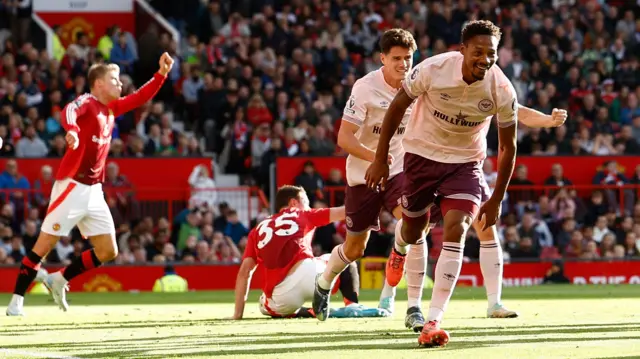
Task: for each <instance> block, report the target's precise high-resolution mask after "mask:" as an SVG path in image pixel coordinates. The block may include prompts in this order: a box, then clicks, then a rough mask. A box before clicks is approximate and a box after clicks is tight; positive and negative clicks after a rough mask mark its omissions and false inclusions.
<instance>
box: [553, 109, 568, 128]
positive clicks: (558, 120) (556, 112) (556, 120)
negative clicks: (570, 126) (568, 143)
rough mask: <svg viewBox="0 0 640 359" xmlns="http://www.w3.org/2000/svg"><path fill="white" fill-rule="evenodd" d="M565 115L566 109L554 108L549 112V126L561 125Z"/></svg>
mask: <svg viewBox="0 0 640 359" xmlns="http://www.w3.org/2000/svg"><path fill="white" fill-rule="evenodd" d="M567 116H568V115H567V110H562V109H557V108H554V109H553V111H552V112H551V123H550V127H558V126H562V124H563V123H564V122H565V121H566V120H567Z"/></svg>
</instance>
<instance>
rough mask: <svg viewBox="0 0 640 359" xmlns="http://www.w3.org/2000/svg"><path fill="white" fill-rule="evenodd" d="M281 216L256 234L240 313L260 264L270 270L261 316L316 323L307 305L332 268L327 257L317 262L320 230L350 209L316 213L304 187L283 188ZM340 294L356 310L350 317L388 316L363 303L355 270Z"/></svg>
mask: <svg viewBox="0 0 640 359" xmlns="http://www.w3.org/2000/svg"><path fill="white" fill-rule="evenodd" d="M275 204H276V208H277V210H278V213H276V214H274V215H272V216H270V217H269V218H267V219H265V220H263V221H262V222H260V223H259V224H258V225H257V226H256V228H254V229H253V230H251V233H249V238H248V242H247V247H246V249H245V252H244V257H243V259H242V264H241V265H240V271H239V272H238V277H237V279H236V288H235V293H236V296H235V312H234V315H233V317H232V319H236V320H237V319H242V316H243V314H244V307H245V302H246V300H247V295H248V293H249V284H250V282H251V277H252V275H253V272H254V271H255V269H256V267H257V266H258V264H260V265H261V267H263V268H264V271H265V272H264V274H265V275H264V279H265V281H264V285H263V291H264V292H263V294H262V296H261V297H260V312H261V313H262V314H264V315H267V316H271V317H274V318H291V317H312V316H313V315H314V314H313V312H311V311H309V310H308V308H303V307H302V306H303V304H304V303H305V302H306V301H308V300H310V299H311V298H313V292H314V287H315V286H314V283H315V278H316V276H317V275H318V273H322V271H323V270H324V267H325V266H326V262H327V256H328V255H324V256H321V257H314V256H313V251H312V249H311V240H312V237H313V232H314V230H315V229H316V228H317V227H322V226H325V225H327V224H329V223H331V222H335V221H341V220H343V219H344V218H345V209H344V207H337V208H320V209H310V208H309V198H308V197H307V194H306V192H305V191H304V189H302V188H301V187H296V186H283V187H281V188H280V189H279V190H278V193H276V199H275ZM340 282H341V283H340V290H341V292H342V294H343V296H344V297H345V299H347V300H349V301H350V302H352V305H349V306H347V307H346V308H343V309H342V310H339V311H338V313H340V316H344V317H380V316H387V315H388V313H387V312H386V311H385V310H379V309H367V308H365V307H363V306H361V305H359V304H357V302H358V290H359V279H358V271H357V267H356V266H355V264H353V265H351V266H350V270H349V271H345V272H344V273H343V275H341V277H340Z"/></svg>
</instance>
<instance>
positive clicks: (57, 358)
mask: <svg viewBox="0 0 640 359" xmlns="http://www.w3.org/2000/svg"><path fill="white" fill-rule="evenodd" d="M0 354H6V355H20V356H25V357H30V358H51V359H82V358H78V357H72V356H68V355H64V354H47V353H37V352H29V351H26V350H15V349H2V348H0ZM0 356H3V355H0Z"/></svg>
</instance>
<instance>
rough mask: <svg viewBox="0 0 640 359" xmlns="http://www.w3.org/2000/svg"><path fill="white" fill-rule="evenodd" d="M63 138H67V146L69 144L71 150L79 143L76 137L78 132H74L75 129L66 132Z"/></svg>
mask: <svg viewBox="0 0 640 359" xmlns="http://www.w3.org/2000/svg"><path fill="white" fill-rule="evenodd" d="M64 139H65V140H67V146H69V148H70V149H72V150H75V149H76V148H78V145H79V144H80V140H79V139H78V134H77V133H75V131H69V132H67V135H66V136H64Z"/></svg>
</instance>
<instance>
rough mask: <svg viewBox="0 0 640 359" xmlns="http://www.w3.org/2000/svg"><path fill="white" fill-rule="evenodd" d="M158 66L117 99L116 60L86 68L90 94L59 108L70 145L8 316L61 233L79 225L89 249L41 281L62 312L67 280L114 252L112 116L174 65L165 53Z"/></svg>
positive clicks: (134, 103)
mask: <svg viewBox="0 0 640 359" xmlns="http://www.w3.org/2000/svg"><path fill="white" fill-rule="evenodd" d="M159 64H160V69H159V70H158V72H157V73H156V74H154V76H153V78H152V79H151V80H149V81H148V82H147V83H146V84H145V85H144V86H142V87H141V88H140V89H139V90H138V91H136V92H135V93H133V94H131V95H129V96H126V97H123V98H120V94H121V92H122V83H121V82H120V79H119V76H120V69H119V68H118V66H117V65H115V64H109V65H105V64H95V65H93V66H91V68H90V69H89V74H88V78H89V86H90V89H91V93H89V94H84V95H82V96H80V97H78V98H77V99H75V100H74V101H72V102H71V103H69V104H68V105H67V106H66V107H65V108H64V110H63V111H62V119H61V121H60V122H61V124H62V126H63V127H64V129H65V130H66V131H67V135H66V140H67V144H68V146H69V151H67V152H66V153H65V155H64V157H63V158H62V162H61V163H60V168H59V170H58V173H57V175H56V182H55V183H54V185H53V189H52V191H51V202H50V204H49V208H48V209H47V215H46V217H45V219H44V222H43V223H42V229H41V232H40V237H39V238H38V241H37V242H36V244H35V245H34V247H33V249H32V250H31V252H29V253H28V254H27V256H25V257H24V259H23V260H22V264H21V266H20V272H19V274H18V278H17V280H16V286H15V290H14V295H13V297H12V298H11V302H10V303H9V307H8V308H7V315H23V302H24V293H25V292H26V290H27V288H28V287H29V285H30V284H31V282H32V281H33V280H34V278H35V276H36V274H37V272H38V269H39V268H40V262H41V260H42V258H43V257H44V256H46V255H47V253H49V251H50V250H51V249H53V247H54V246H55V245H56V243H57V242H58V240H59V239H60V236H64V235H67V234H68V233H69V231H71V229H73V227H74V226H76V225H77V226H78V229H80V232H81V233H82V235H83V237H85V238H89V241H90V242H91V244H92V245H93V248H92V249H90V250H87V251H85V252H83V253H82V255H81V256H80V257H78V258H76V259H74V260H73V261H72V262H71V264H69V265H68V266H67V267H65V268H64V269H62V270H61V271H58V272H55V273H52V274H49V275H48V276H47V277H46V278H45V280H44V284H45V285H46V286H47V288H48V289H49V291H50V292H51V294H52V295H53V299H54V300H55V302H56V304H58V306H59V307H60V309H62V310H63V311H67V309H68V305H67V301H66V298H65V296H66V291H67V290H68V286H67V282H68V281H70V280H71V279H73V278H75V277H77V276H78V275H80V274H82V273H84V272H86V271H88V270H90V269H93V268H96V267H98V266H100V265H101V264H102V263H104V262H108V261H110V260H112V259H114V258H115V257H116V255H117V254H118V246H117V244H116V240H115V227H114V224H113V219H112V218H111V213H110V212H109V207H108V206H107V203H106V201H105V199H104V194H103V192H102V182H103V181H104V175H105V173H104V168H105V160H106V158H107V154H108V153H109V147H110V143H111V133H112V131H113V126H114V118H115V117H117V116H120V115H122V114H124V113H126V112H129V111H131V110H133V109H135V108H137V107H139V106H140V105H142V104H144V103H145V102H147V101H149V100H150V99H151V98H152V97H153V96H154V95H155V94H156V92H158V90H159V89H160V87H161V86H162V84H163V83H164V80H165V79H166V76H167V74H168V73H169V71H170V70H171V67H172V66H173V59H172V58H171V56H169V54H167V53H164V54H162V56H161V57H160V61H159Z"/></svg>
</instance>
